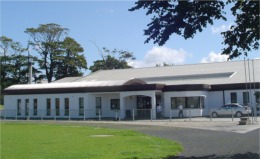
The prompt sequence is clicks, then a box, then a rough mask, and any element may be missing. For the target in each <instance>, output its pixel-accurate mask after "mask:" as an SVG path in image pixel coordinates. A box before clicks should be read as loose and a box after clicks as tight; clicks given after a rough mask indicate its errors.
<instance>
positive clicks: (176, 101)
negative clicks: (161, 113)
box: [171, 97, 186, 109]
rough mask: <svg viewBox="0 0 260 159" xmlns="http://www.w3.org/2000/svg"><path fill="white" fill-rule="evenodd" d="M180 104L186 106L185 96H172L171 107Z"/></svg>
mask: <svg viewBox="0 0 260 159" xmlns="http://www.w3.org/2000/svg"><path fill="white" fill-rule="evenodd" d="M179 105H182V106H183V108H185V107H186V102H185V97H172V98H171V108H172V109H177V108H178V106H179Z"/></svg>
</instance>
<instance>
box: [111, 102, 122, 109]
mask: <svg viewBox="0 0 260 159" xmlns="http://www.w3.org/2000/svg"><path fill="white" fill-rule="evenodd" d="M110 104H111V105H110V106H111V110H118V109H120V99H111V102H110Z"/></svg>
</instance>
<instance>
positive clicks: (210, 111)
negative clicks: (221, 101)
mask: <svg viewBox="0 0 260 159" xmlns="http://www.w3.org/2000/svg"><path fill="white" fill-rule="evenodd" d="M209 113H210V114H209V117H210V121H212V110H211V109H210V110H209Z"/></svg>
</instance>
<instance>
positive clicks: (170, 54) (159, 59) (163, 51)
mask: <svg viewBox="0 0 260 159" xmlns="http://www.w3.org/2000/svg"><path fill="white" fill-rule="evenodd" d="M187 56H188V54H187V53H186V52H185V51H184V50H183V49H179V50H174V49H171V48H168V47H156V46H155V47H153V48H152V49H151V50H149V51H148V52H147V53H146V54H145V57H144V59H143V60H142V61H132V62H131V63H129V65H131V66H132V67H135V68H140V67H154V66H156V64H160V65H163V63H167V64H174V65H176V64H183V63H184V62H185V59H186V57H187Z"/></svg>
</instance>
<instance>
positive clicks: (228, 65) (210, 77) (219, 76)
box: [75, 59, 260, 85]
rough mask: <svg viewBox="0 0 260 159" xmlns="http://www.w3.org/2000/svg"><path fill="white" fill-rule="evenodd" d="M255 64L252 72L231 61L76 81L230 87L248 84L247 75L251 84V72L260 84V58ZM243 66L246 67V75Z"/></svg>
mask: <svg viewBox="0 0 260 159" xmlns="http://www.w3.org/2000/svg"><path fill="white" fill-rule="evenodd" d="M253 63H254V68H253V64H252V61H250V62H249V67H250V69H248V61H246V63H244V61H228V62H216V63H203V64H202V63H200V64H189V65H176V66H167V67H151V68H132V69H117V70H104V71H98V72H95V73H92V74H90V75H88V76H85V77H82V78H78V79H77V80H75V82H88V81H114V80H130V79H141V80H143V81H145V82H146V83H148V84H153V83H162V84H166V85H180V84H229V83H245V82H246V81H245V77H246V76H245V74H246V75H247V82H248V81H249V72H250V80H251V82H260V67H259V66H260V59H257V60H254V61H253ZM244 64H245V65H246V72H245V65H244ZM253 72H254V78H253ZM253 79H254V80H255V81H253Z"/></svg>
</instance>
